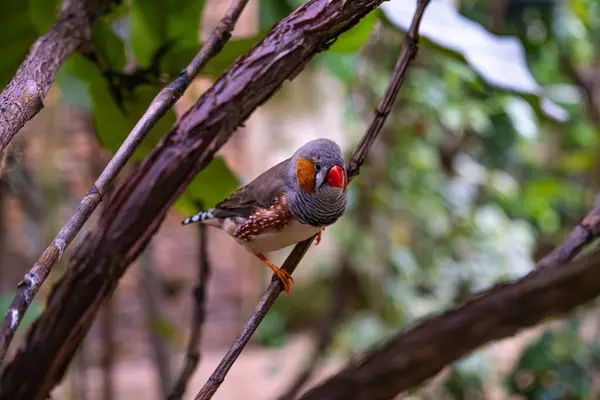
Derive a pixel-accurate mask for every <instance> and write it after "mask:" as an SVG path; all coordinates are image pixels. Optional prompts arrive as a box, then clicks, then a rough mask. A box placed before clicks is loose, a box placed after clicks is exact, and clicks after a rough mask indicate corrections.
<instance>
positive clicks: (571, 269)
mask: <svg viewBox="0 0 600 400" xmlns="http://www.w3.org/2000/svg"><path fill="white" fill-rule="evenodd" d="M567 265H568V268H567V267H566V266H567ZM599 269H600V250H594V251H593V252H592V253H590V254H587V255H585V256H583V257H582V258H581V260H578V261H575V262H572V263H569V264H566V265H565V266H560V267H559V268H550V269H547V270H534V271H532V272H530V273H529V274H528V275H526V276H525V277H523V278H521V279H519V280H517V281H514V282H508V283H502V284H499V285H497V286H495V287H493V288H491V289H488V290H485V291H484V292H481V293H478V294H477V295H475V296H473V297H472V298H471V299H470V300H469V301H467V302H466V303H464V304H463V305H461V306H459V307H456V308H454V309H451V310H448V311H446V312H444V313H442V314H440V315H437V316H435V317H432V318H429V319H427V320H425V321H423V322H421V323H419V324H418V325H416V326H414V327H413V328H411V329H410V330H408V331H406V332H400V333H398V334H396V335H395V336H394V337H392V338H390V339H389V340H388V341H387V342H386V343H383V344H382V345H380V346H376V347H375V348H372V349H370V350H369V351H368V352H367V353H365V354H363V355H362V356H361V357H360V358H359V359H357V360H356V361H354V362H351V363H349V364H348V365H346V366H345V367H344V369H342V370H341V371H340V372H338V373H337V374H336V375H334V376H333V377H331V378H328V379H327V380H325V381H324V382H322V383H320V384H319V385H318V386H316V387H314V388H312V389H311V390H309V391H308V392H306V393H305V394H303V395H302V396H301V397H300V400H319V399H328V400H362V399H369V400H379V399H390V398H393V397H394V396H396V395H397V394H399V393H401V392H402V391H405V390H407V389H409V388H411V387H414V386H416V385H419V384H421V383H422V382H423V381H425V380H426V379H428V378H430V377H432V376H434V375H435V374H437V373H438V372H439V371H440V370H442V369H443V368H444V367H445V366H447V365H449V364H450V363H452V362H453V361H456V360H458V359H460V358H461V357H463V356H465V355H466V354H468V353H470V352H472V351H473V350H475V349H477V348H478V347H480V346H481V345H483V344H485V343H489V342H491V341H494V340H499V339H503V338H506V337H510V336H513V335H515V334H516V333H518V332H519V331H520V330H522V329H525V328H528V327H531V326H534V325H536V324H538V323H541V322H547V321H548V320H549V319H550V318H561V317H563V316H565V314H566V313H568V312H570V311H572V310H573V309H574V308H575V307H577V306H579V305H581V304H584V303H586V302H588V301H591V300H593V299H594V298H596V297H597V296H598V294H599V293H600V278H599V277H600V274H599V273H598V270H599Z"/></svg>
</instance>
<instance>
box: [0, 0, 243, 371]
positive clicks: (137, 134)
mask: <svg viewBox="0 0 600 400" xmlns="http://www.w3.org/2000/svg"><path fill="white" fill-rule="evenodd" d="M248 1H249V0H238V1H233V2H232V3H231V5H230V6H229V8H228V10H227V12H226V13H225V16H224V17H223V19H221V21H220V22H219V23H218V25H217V27H216V28H215V29H214V30H213V32H212V34H211V35H210V37H209V39H208V41H206V43H205V44H204V45H203V46H202V48H201V49H200V51H199V52H198V54H197V55H196V57H194V59H193V60H192V62H191V63H190V64H189V65H188V66H187V68H186V69H184V70H183V71H182V72H181V74H180V75H179V77H177V79H175V80H174V81H173V82H172V83H170V84H169V85H168V86H166V87H165V88H164V89H163V90H161V91H160V93H159V94H157V95H156V97H155V98H154V99H153V100H152V103H151V104H150V106H149V107H148V110H147V111H146V112H145V113H144V115H143V116H142V118H141V119H140V120H139V121H138V123H137V124H136V125H135V127H134V128H133V130H132V131H131V133H130V134H129V135H128V136H127V138H126V139H125V141H124V142H123V144H122V145H121V147H119V150H117V152H116V153H115V155H114V156H113V158H112V159H111V160H110V162H109V163H108V165H107V166H106V167H105V168H104V170H103V171H102V173H101V174H100V176H99V177H98V179H97V180H96V182H95V183H94V185H93V186H92V188H91V189H90V190H89V192H88V193H87V194H86V195H85V196H84V198H83V199H82V200H81V202H80V203H79V206H78V207H77V210H75V213H74V214H73V215H72V216H71V218H69V220H68V221H67V223H66V224H65V225H64V226H63V227H62V229H61V230H60V231H59V232H58V234H57V235H56V237H55V238H54V240H53V241H52V243H51V244H50V245H49V246H48V248H46V250H45V251H44V253H43V254H42V256H41V257H40V259H39V260H38V261H37V262H36V263H35V265H34V266H33V268H32V269H31V270H30V271H29V273H27V274H26V275H25V277H24V279H23V281H21V282H20V283H19V284H18V286H17V294H16V295H15V298H14V300H13V302H12V304H11V306H10V308H9V309H8V311H7V312H6V315H5V316H4V320H3V321H2V325H0V365H1V364H2V361H3V359H4V356H5V355H6V351H7V350H8V346H9V345H10V342H11V341H12V338H13V337H14V334H15V332H16V331H17V328H18V327H19V325H20V323H21V321H22V320H23V316H24V314H25V311H27V309H28V308H29V306H30V304H31V302H32V301H33V298H34V297H35V295H36V294H37V292H38V290H39V289H40V287H41V286H42V284H43V283H44V281H45V280H46V278H47V277H48V275H49V274H50V270H51V269H52V267H53V266H54V264H56V263H57V262H58V261H59V260H60V258H61V256H62V254H63V253H64V252H65V249H66V248H67V246H68V245H69V244H70V243H71V241H72V240H73V238H74V237H75V236H76V235H77V233H79V231H80V230H81V228H83V225H84V224H85V223H86V221H87V220H88V218H89V217H90V216H91V215H92V213H93V212H94V210H95V209H96V207H97V206H98V204H100V202H101V201H102V197H103V196H104V195H105V194H106V193H107V191H108V189H109V188H110V186H111V185H112V182H113V181H114V179H115V178H116V176H117V175H118V174H119V172H120V171H121V170H122V169H123V167H124V166H125V164H126V163H127V161H128V160H129V159H130V158H131V156H132V155H133V153H134V152H135V150H136V149H137V147H138V145H139V144H140V143H141V142H142V140H144V138H145V137H146V135H147V134H148V132H149V131H150V130H151V129H152V127H154V125H155V124H156V122H158V120H160V118H162V116H163V115H164V114H165V113H166V112H167V111H168V110H169V109H170V108H171V107H173V105H174V104H175V102H176V101H177V100H179V98H180V97H181V96H182V95H183V93H184V92H185V90H186V89H187V88H188V86H189V85H190V83H191V82H192V80H193V79H194V77H195V76H196V75H197V74H198V72H200V70H201V69H202V68H203V67H204V66H205V65H206V63H207V62H208V61H209V60H210V59H211V58H213V57H214V56H215V55H217V54H218V53H219V51H220V50H221V49H222V48H223V46H224V45H225V43H227V41H228V40H229V38H230V37H231V32H232V31H233V29H234V27H235V24H236V22H237V20H238V19H239V17H240V15H241V13H242V11H243V10H244V7H245V6H246V4H248ZM1 104H2V103H0V106H1ZM0 115H2V113H0ZM0 129H1V128H0Z"/></svg>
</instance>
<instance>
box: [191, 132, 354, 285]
mask: <svg viewBox="0 0 600 400" xmlns="http://www.w3.org/2000/svg"><path fill="white" fill-rule="evenodd" d="M347 194H348V176H347V173H346V168H345V164H344V157H343V155H342V150H341V149H340V146H339V145H338V144H337V143H335V142H334V141H332V140H329V139H325V138H320V139H315V140H311V141H309V142H307V143H306V144H304V145H303V146H302V147H300V148H299V149H298V150H296V152H294V154H293V155H292V156H291V157H289V158H287V159H286V160H283V161H282V162H280V163H279V164H277V165H275V166H273V167H271V168H270V169H268V170H267V171H265V172H263V173H262V174H261V175H259V176H258V177H256V178H255V179H254V180H253V181H251V182H250V183H248V184H247V185H245V186H242V187H241V188H239V189H237V190H236V191H234V192H233V193H232V194H231V195H230V196H229V197H227V198H226V199H225V200H223V201H221V202H220V203H218V204H217V205H216V206H214V207H213V208H210V209H207V210H203V211H200V212H198V213H196V214H194V215H193V216H191V217H188V218H186V219H184V220H183V221H182V224H183V225H188V224H192V223H203V224H205V225H208V226H213V227H216V228H219V229H221V230H223V231H225V232H227V233H228V234H229V235H230V236H232V237H233V238H235V239H236V241H237V242H238V243H239V244H241V245H242V246H244V247H245V248H246V249H247V250H248V251H250V252H251V253H253V254H254V255H255V256H256V257H258V258H259V259H260V260H261V261H263V262H264V263H265V264H266V265H267V266H268V267H269V268H270V269H271V270H272V271H273V273H274V274H275V275H277V277H279V279H280V280H281V282H282V283H283V288H284V291H285V293H286V295H289V294H290V291H291V284H293V283H294V278H292V276H291V275H290V274H289V273H288V272H286V271H285V270H283V269H281V268H279V267H278V266H276V265H275V264H273V263H272V262H271V261H269V259H267V257H265V255H264V253H268V252H271V251H275V250H279V249H283V248H285V247H287V246H290V245H293V244H296V243H299V242H302V241H304V240H306V239H308V238H310V237H312V236H314V235H317V237H316V244H317V245H318V244H319V242H320V241H321V232H322V231H323V230H324V229H325V227H327V226H329V225H332V224H333V223H334V222H336V221H337V220H338V219H339V218H340V217H341V216H342V215H343V214H344V212H345V210H346V203H347V197H348V196H347Z"/></svg>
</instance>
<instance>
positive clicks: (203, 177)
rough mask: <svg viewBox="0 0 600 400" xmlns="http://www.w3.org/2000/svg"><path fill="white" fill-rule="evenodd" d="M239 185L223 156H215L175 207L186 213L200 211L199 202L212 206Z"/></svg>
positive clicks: (205, 205) (207, 206) (190, 213)
mask: <svg viewBox="0 0 600 400" xmlns="http://www.w3.org/2000/svg"><path fill="white" fill-rule="evenodd" d="M238 185H239V182H238V179H237V178H236V177H235V175H234V174H233V173H232V172H231V170H229V168H228V167H227V164H225V161H224V160H223V159H222V158H221V157H215V158H214V159H213V160H212V161H211V162H210V164H208V166H207V167H206V168H205V169H204V170H202V171H201V172H200V173H199V174H198V175H196V177H195V178H194V180H193V181H192V183H190V185H189V186H188V187H187V189H186V190H185V192H183V193H182V195H181V196H180V197H179V199H177V201H176V202H175V209H176V210H177V211H179V212H181V213H182V214H184V215H192V214H195V213H196V212H198V206H197V203H198V202H200V203H201V204H202V207H203V208H210V207H212V206H214V205H216V204H217V203H218V202H219V201H221V200H224V199H225V198H226V197H227V196H229V195H230V194H231V193H232V192H233V191H234V190H235V189H236V188H237V186H238Z"/></svg>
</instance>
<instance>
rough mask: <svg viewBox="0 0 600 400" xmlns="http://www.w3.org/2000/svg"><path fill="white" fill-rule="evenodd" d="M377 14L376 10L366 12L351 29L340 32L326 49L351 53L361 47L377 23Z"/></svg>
mask: <svg viewBox="0 0 600 400" xmlns="http://www.w3.org/2000/svg"><path fill="white" fill-rule="evenodd" d="M378 15H379V12H378V10H376V11H373V12H372V13H369V14H367V15H366V16H365V17H364V18H363V19H362V20H361V21H360V22H359V23H358V24H356V25H355V26H353V27H352V29H350V30H349V31H347V32H344V33H342V34H341V35H340V36H339V37H338V39H337V40H336V41H335V42H334V43H333V44H332V45H331V47H330V48H329V50H327V51H328V52H333V53H353V52H355V51H357V50H359V49H361V48H362V47H363V46H364V45H365V44H366V43H367V41H368V40H369V36H370V35H371V32H373V29H374V28H375V24H376V23H377V20H378Z"/></svg>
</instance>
